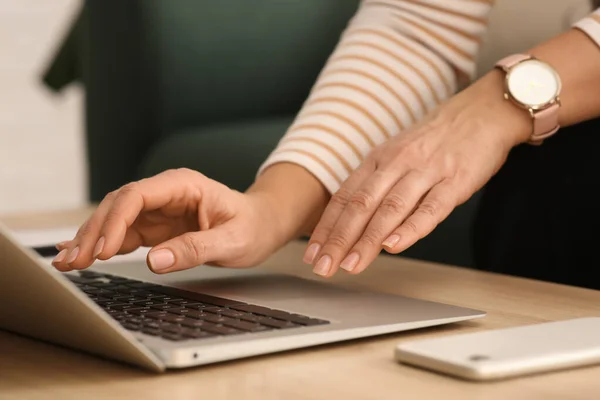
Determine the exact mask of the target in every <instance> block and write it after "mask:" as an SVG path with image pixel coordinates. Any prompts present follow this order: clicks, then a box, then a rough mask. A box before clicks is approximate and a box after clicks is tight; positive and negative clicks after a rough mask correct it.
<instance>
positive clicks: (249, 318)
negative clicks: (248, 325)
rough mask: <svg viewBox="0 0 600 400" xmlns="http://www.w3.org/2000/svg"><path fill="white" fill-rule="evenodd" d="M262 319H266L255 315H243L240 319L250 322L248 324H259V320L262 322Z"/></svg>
mask: <svg viewBox="0 0 600 400" xmlns="http://www.w3.org/2000/svg"><path fill="white" fill-rule="evenodd" d="M261 318H264V316H261V315H254V314H250V313H246V314H244V315H242V316H241V317H239V319H241V320H244V321H248V322H258V320H260V319H261Z"/></svg>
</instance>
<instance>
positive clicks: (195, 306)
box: [185, 303, 219, 311]
mask: <svg viewBox="0 0 600 400" xmlns="http://www.w3.org/2000/svg"><path fill="white" fill-rule="evenodd" d="M185 307H186V308H193V309H194V310H198V311H200V310H206V309H208V308H219V307H217V306H215V305H214V304H207V303H191V304H186V305H185Z"/></svg>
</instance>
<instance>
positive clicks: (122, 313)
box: [104, 308, 126, 317]
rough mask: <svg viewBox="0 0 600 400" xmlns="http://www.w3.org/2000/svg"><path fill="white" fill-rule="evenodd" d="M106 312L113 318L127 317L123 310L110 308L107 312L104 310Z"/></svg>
mask: <svg viewBox="0 0 600 400" xmlns="http://www.w3.org/2000/svg"><path fill="white" fill-rule="evenodd" d="M104 312H106V313H107V314H108V315H110V316H111V317H115V316H118V315H126V313H124V312H123V311H121V310H111V309H110V308H109V309H107V310H104Z"/></svg>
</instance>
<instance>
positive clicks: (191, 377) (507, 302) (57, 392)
mask: <svg viewBox="0 0 600 400" xmlns="http://www.w3.org/2000/svg"><path fill="white" fill-rule="evenodd" d="M86 212H87V211H79V212H73V213H62V214H61V213H57V214H52V215H37V216H29V217H27V218H24V217H21V218H19V217H13V218H0V220H2V221H3V222H4V223H7V224H8V225H9V226H11V227H15V228H16V227H19V228H23V227H27V228H34V227H36V228H39V227H49V226H53V227H56V226H59V225H72V224H74V223H79V222H80V221H82V220H83V218H84V216H85V214H86ZM303 248H304V247H303V245H302V244H300V243H291V244H290V245H289V246H287V247H286V248H285V249H283V250H281V251H280V252H278V253H277V254H275V255H274V256H273V257H272V258H271V259H270V260H268V262H266V263H265V265H264V267H261V268H266V269H270V270H278V271H280V272H285V273H289V274H293V275H298V276H302V277H305V278H309V279H319V278H317V277H316V276H314V275H313V274H312V272H311V271H310V268H308V267H307V266H305V265H304V264H302V262H301V261H300V258H301V253H302V250H303ZM0 279H1V277H0ZM332 282H333V283H335V284H339V285H344V286H348V287H352V288H360V289H370V290H377V291H381V292H389V293H397V294H402V295H405V296H412V297H416V298H421V299H427V300H433V301H439V302H444V303H450V304H456V305H460V306H466V307H472V308H478V309H483V310H485V311H487V312H488V313H489V314H488V316H487V317H485V318H483V319H478V320H474V321H469V322H465V323H459V324H454V325H448V326H443V327H437V328H428V329H424V330H420V331H413V332H405V333H399V334H393V335H387V336H384V337H376V338H371V339H364V340H358V341H352V342H347V343H343V344H334V345H328V346H322V347H318V348H310V349H305V350H300V351H292V352H287V353H281V354H277V355H270V356H262V357H257V358H251V359H246V360H242V361H234V362H228V363H223V364H219V365H213V366H208V367H201V368H196V369H191V370H187V371H181V372H174V373H173V372H170V373H166V374H164V375H158V376H157V375H154V374H148V373H145V372H143V371H140V370H137V369H135V368H132V367H128V366H123V365H121V364H117V363H112V362H110V361H104V360H100V359H97V358H94V357H92V356H88V355H84V354H80V353H77V352H74V351H71V350H66V349H62V348H58V347H55V346H53V345H50V344H45V343H41V342H37V341H34V340H29V339H25V338H22V337H19V336H16V335H12V334H8V333H5V332H0V399H2V400H8V399H11V400H12V399H19V400H21V399H44V400H49V399H61V400H62V399H86V400H89V399H95V398H111V399H121V398H122V399H138V398H140V399H141V398H143V399H170V400H175V399H261V400H266V399H344V400H346V399H377V400H380V399H392V398H394V399H400V398H402V399H413V398H414V399H448V400H450V399H460V400H467V399H502V400H506V399H515V400H516V399H546V400H549V399H598V398H600V367H593V368H585V369H577V370H570V371H563V372H555V373H552V374H545V375H538V376H534V377H527V378H519V379H514V380H509V381H503V382H495V383H470V382H466V381H461V380H457V379H453V378H449V377H446V376H443V375H437V374H434V373H431V372H426V371H423V370H419V369H415V368H411V367H408V366H404V365H400V364H398V363H396V362H395V361H394V360H393V348H394V346H395V345H396V344H397V343H399V342H401V341H404V340H409V339H415V338H423V337H432V336H439V335H447V334H452V333H458V332H461V333H462V332H471V331H478V330H487V329H495V328H502V327H508V326H515V325H524V324H531V323H536V322H542V321H551V320H558V319H567V318H575V317H583V316H597V315H600V292H598V291H592V290H585V289H580V288H574V287H567V286H561V285H555V284H549V283H542V282H536V281H531V280H525V279H520V278H513V277H507V276H502V275H495V274H489V273H482V272H477V271H473V270H469V269H463V268H456V267H452V266H445V265H437V264H432V263H426V262H418V261H413V260H407V259H402V258H399V257H391V256H381V257H380V258H379V259H378V260H377V261H376V262H375V264H374V265H372V266H371V267H370V268H369V269H368V270H367V271H366V272H365V273H363V274H361V275H359V276H349V275H347V274H343V273H340V274H338V275H337V276H336V277H335V278H334V279H332Z"/></svg>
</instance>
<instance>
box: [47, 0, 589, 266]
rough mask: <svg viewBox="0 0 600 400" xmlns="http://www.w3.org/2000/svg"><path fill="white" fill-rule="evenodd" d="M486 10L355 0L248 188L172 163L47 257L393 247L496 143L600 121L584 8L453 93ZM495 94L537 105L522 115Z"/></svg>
mask: <svg viewBox="0 0 600 400" xmlns="http://www.w3.org/2000/svg"><path fill="white" fill-rule="evenodd" d="M490 8H491V5H490V4H489V3H488V2H487V1H485V0H446V1H444V2H440V1H437V0H379V1H375V0H364V1H363V3H362V5H361V7H360V9H359V11H358V12H357V14H356V16H355V17H354V19H353V20H352V21H351V22H350V24H349V26H348V29H347V30H346V32H345V33H344V35H343V36H342V38H341V40H340V43H339V45H338V47H337V48H336V50H335V51H334V53H333V54H332V56H331V58H330V59H329V61H328V63H327V65H326V66H325V68H324V70H323V72H322V74H321V75H320V77H319V79H318V80H317V82H316V85H315V87H314V89H313V90H312V92H311V94H310V96H309V98H308V99H307V101H306V103H305V105H304V107H303V109H302V110H301V112H300V114H299V115H298V117H297V119H296V121H295V122H294V124H293V125H292V126H291V127H290V129H289V131H288V132H287V133H286V135H285V136H284V138H283V139H282V141H281V142H280V144H279V145H278V147H277V148H276V149H275V150H274V151H273V153H272V154H271V156H270V157H269V158H268V160H266V162H265V164H264V165H263V166H262V168H261V170H260V171H259V174H258V177H257V180H256V182H255V184H254V185H253V186H252V187H251V188H250V189H249V190H248V192H247V193H244V194H241V193H237V192H234V191H231V190H229V189H228V188H226V187H224V186H222V185H220V184H219V183H217V182H214V181H211V180H209V179H207V178H206V177H204V176H202V175H201V174H199V173H197V172H193V171H187V170H177V171H167V172H165V173H163V174H160V175H157V176H155V177H152V178H149V179H145V180H142V181H140V182H135V183H132V184H130V185H127V186H125V187H123V188H121V189H120V190H117V191H115V192H114V193H111V194H109V195H108V196H107V197H106V199H105V200H104V201H103V202H102V203H101V204H100V206H99V207H98V209H97V211H96V212H95V213H94V214H93V215H92V217H91V218H90V219H89V220H88V221H87V222H86V223H85V224H84V225H83V226H82V228H81V229H80V231H79V232H78V234H77V236H76V237H75V238H74V239H73V240H71V241H68V242H65V243H63V244H61V245H60V246H59V248H60V249H61V252H60V254H59V255H58V256H57V257H56V259H55V261H54V265H55V266H56V268H58V269H59V270H62V271H65V270H70V269H82V268H86V267H87V266H89V265H91V263H92V262H93V260H94V259H96V258H98V259H103V260H104V259H108V258H110V257H112V256H114V255H115V254H117V253H124V252H129V251H132V250H134V249H135V248H137V247H139V246H151V247H152V249H151V250H150V252H149V254H148V264H149V266H150V268H151V269H152V270H153V271H155V272H157V273H167V272H172V271H177V270H181V269H186V268H191V267H194V266H196V265H199V264H202V263H207V264H215V265H221V266H227V267H248V266H252V265H255V264H257V263H259V262H261V261H262V260H264V259H265V258H266V257H267V256H269V255H270V254H271V253H272V252H274V251H275V250H276V249H278V248H279V247H280V246H282V245H283V244H285V243H286V242H288V241H289V240H291V239H292V238H295V237H297V236H299V235H302V234H309V235H311V239H310V242H309V244H308V247H307V250H306V254H305V257H304V260H305V261H306V262H307V263H309V264H311V265H313V266H314V271H315V273H317V274H319V275H321V276H324V277H330V276H332V275H333V274H334V273H336V271H337V270H338V269H339V268H340V267H341V268H343V269H345V270H347V271H348V272H350V273H354V274H356V273H360V272H361V271H363V270H364V269H365V268H367V266H368V265H369V264H370V263H371V262H372V261H373V259H374V258H375V257H376V255H377V254H378V253H379V252H380V251H381V249H382V248H383V249H385V250H387V251H388V252H390V253H400V252H402V251H403V250H405V249H406V248H408V247H409V246H411V245H412V244H413V243H415V242H416V241H417V240H419V239H420V238H422V237H424V236H425V235H427V234H428V233H429V232H431V230H433V229H434V228H435V227H436V226H437V224H438V223H440V222H441V221H442V220H443V219H444V218H445V217H446V216H447V215H448V214H449V213H450V212H451V211H452V210H453V208H454V207H456V206H457V205H458V204H461V203H462V202H464V201H466V200H467V199H468V198H469V197H470V196H471V195H472V194H473V193H474V192H476V191H477V190H479V189H480V188H481V187H483V186H484V185H485V184H486V182H488V181H489V180H490V178H491V177H492V176H494V175H495V174H496V172H498V170H500V167H501V166H502V165H503V164H504V163H505V161H506V159H507V156H508V155H509V152H510V151H511V149H513V148H515V147H520V146H521V145H522V144H524V143H527V142H531V141H534V142H536V143H537V142H539V140H537V139H538V137H544V136H545V135H549V134H550V133H554V131H555V128H556V126H558V125H560V126H570V125H574V124H577V123H580V122H582V121H586V120H591V119H593V118H595V117H598V116H600V90H598V89H599V88H600V68H598V66H600V49H599V48H598V43H600V17H599V15H600V13H599V12H598V11H596V13H595V14H592V15H590V16H588V17H586V18H584V19H583V20H581V21H579V22H578V23H577V24H576V25H575V26H574V27H573V29H571V30H569V31H568V32H565V33H564V34H562V35H559V36H557V37H555V38H553V39H551V40H549V41H547V42H545V43H542V44H540V45H539V46H536V47H535V48H533V49H531V50H530V51H528V52H526V55H525V57H520V56H518V55H515V57H513V58H512V59H510V60H512V61H514V60H519V63H517V64H515V65H512V63H509V64H508V65H504V64H503V65H501V66H499V68H495V69H494V70H493V71H490V72H489V73H488V74H486V75H485V76H483V77H482V78H480V79H479V80H477V81H476V82H473V83H472V84H471V85H469V86H468V88H466V89H465V90H463V91H461V92H460V93H458V94H457V95H454V96H452V94H453V93H454V92H456V91H457V89H458V88H459V87H461V86H464V85H465V84H466V83H469V82H470V81H472V80H473V77H474V75H475V61H474V60H475V56H476V52H477V49H478V45H479V39H480V37H481V35H482V34H483V33H484V32H485V28H486V25H485V21H486V17H487V15H488V13H489V11H490ZM529 56H534V57H537V58H539V59H541V60H543V61H544V64H540V63H537V64H536V63H535V61H532V60H524V59H526V58H527V57H529ZM510 60H509V61H510ZM522 62H528V63H525V64H521V63H522ZM523 65H525V68H520V69H519V68H517V67H518V66H523ZM510 72H515V74H514V75H511V76H513V77H516V78H515V79H512V81H511V85H509V87H508V91H507V88H505V87H504V85H503V82H504V80H505V79H506V78H507V76H508V74H509V73H510ZM556 76H558V77H560V80H561V81H562V90H561V92H560V97H561V99H562V103H560V102H559V101H558V100H557V98H556V94H557V89H558V87H559V81H558V80H557V79H554V78H555V77H556ZM539 77H543V78H544V79H541V80H540V79H538V78H539ZM505 95H506V96H508V97H509V98H512V99H513V100H526V101H525V103H527V100H528V101H530V103H531V102H533V103H535V101H540V99H543V102H544V103H548V105H549V107H548V108H544V111H546V112H544V113H540V114H535V115H534V114H530V113H529V112H527V111H526V110H524V109H522V108H520V107H518V106H516V105H515V104H514V103H515V101H506V100H505V99H504V96H505ZM533 103H531V104H533ZM527 104H529V103H527ZM531 104H530V105H531ZM559 104H562V105H561V106H559ZM532 116H533V119H532ZM540 135H541V136H540ZM566 135H568V133H566V134H565V135H564V139H563V140H567V138H566ZM560 136H563V131H562V130H561V131H559V133H557V134H556V135H552V137H548V138H547V140H545V141H544V143H543V144H542V145H541V146H536V148H537V147H539V148H540V149H542V148H546V146H547V143H550V142H551V141H553V140H556V137H560ZM573 141H576V139H574V140H573ZM527 146H530V145H529V144H528V145H527ZM532 151H533V150H532Z"/></svg>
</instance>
